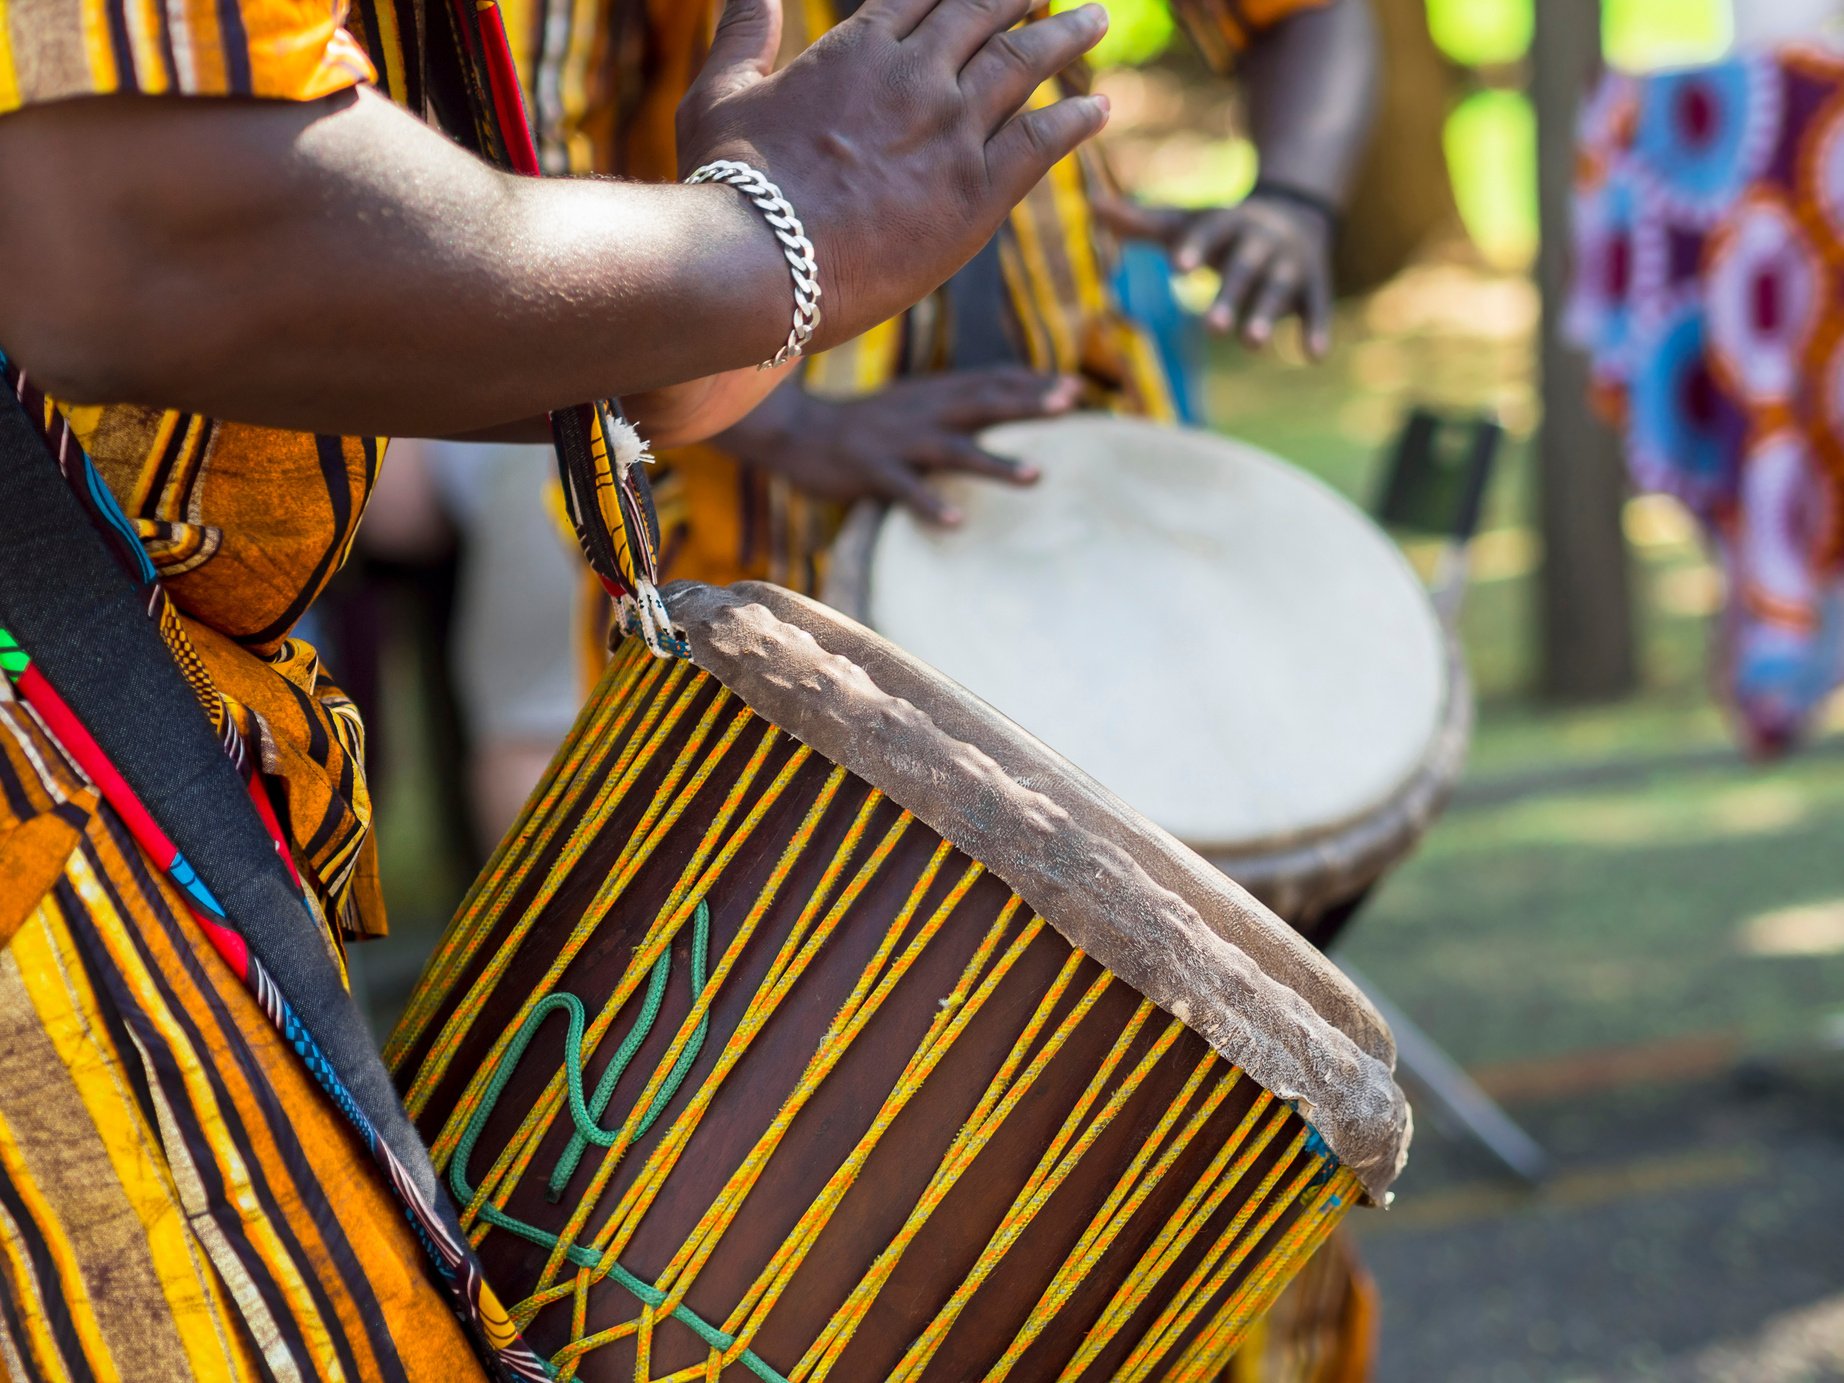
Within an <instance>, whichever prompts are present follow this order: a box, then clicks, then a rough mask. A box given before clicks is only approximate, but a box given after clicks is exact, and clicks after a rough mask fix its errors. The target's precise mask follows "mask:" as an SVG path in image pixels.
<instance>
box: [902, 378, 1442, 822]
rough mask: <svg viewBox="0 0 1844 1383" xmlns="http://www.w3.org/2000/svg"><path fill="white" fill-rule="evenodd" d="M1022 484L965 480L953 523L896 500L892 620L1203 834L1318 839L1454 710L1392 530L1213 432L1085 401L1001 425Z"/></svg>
mask: <svg viewBox="0 0 1844 1383" xmlns="http://www.w3.org/2000/svg"><path fill="white" fill-rule="evenodd" d="M983 442H984V445H986V446H987V447H988V448H990V449H991V450H993V451H995V452H997V453H999V454H1001V455H1005V456H1010V457H1014V458H1017V459H1019V460H1028V461H1030V462H1032V463H1034V464H1035V465H1037V466H1038V467H1039V468H1040V469H1041V470H1042V471H1043V480H1042V481H1041V482H1040V483H1039V484H1038V485H1036V486H1034V487H1030V488H1023V489H1020V488H1013V487H1009V486H1003V485H995V484H992V483H991V482H981V481H976V480H971V479H964V478H960V477H956V478H954V479H952V480H950V481H948V482H947V484H946V485H945V487H944V488H945V491H946V493H947V497H948V498H949V499H950V500H951V501H952V502H953V504H954V505H955V506H956V507H958V508H959V509H960V510H961V511H962V512H963V513H964V514H965V515H966V516H967V522H966V523H965V524H964V525H963V526H962V527H960V528H957V529H952V530H944V529H936V528H932V527H929V526H928V525H926V524H924V523H921V522H920V521H918V520H917V519H916V518H914V517H913V516H912V515H911V514H909V513H908V512H907V511H893V512H892V513H891V514H890V515H889V517H888V519H887V521H886V522H885V523H884V525H883V526H882V528H881V530H880V532H879V534H878V537H877V540H876V544H875V549H874V551H873V552H872V554H871V558H870V562H869V566H868V578H869V587H870V589H869V592H868V598H867V605H866V608H867V612H868V614H869V616H870V623H871V625H872V626H873V627H874V628H876V629H877V630H878V631H879V632H880V633H882V634H883V635H884V636H885V637H887V638H889V639H891V640H893V641H894V642H896V643H898V644H900V645H901V646H902V647H904V648H906V649H908V650H909V651H910V652H911V653H913V654H914V655H915V656H917V657H919V658H921V659H922V660H923V661H925V662H928V663H931V664H933V665H934V666H935V667H936V668H938V669H939V670H940V671H942V672H944V673H946V674H947V675H948V676H949V677H952V678H954V679H955V680H956V681H958V682H960V683H962V684H963V685H965V686H966V687H967V688H968V689H969V690H970V691H972V692H973V693H975V694H976V695H978V696H980V697H982V698H983V699H984V700H986V701H987V702H989V703H990V704H991V705H993V706H994V707H996V708H997V709H998V710H1000V711H1002V712H1003V713H1004V714H1006V715H1007V716H1009V717H1011V718H1012V719H1013V720H1015V721H1016V722H1018V724H1020V725H1021V726H1023V727H1024V728H1025V729H1026V730H1029V731H1030V732H1031V733H1032V734H1034V735H1036V736H1037V737H1038V738H1039V739H1041V740H1043V741H1044V742H1045V743H1046V744H1048V745H1049V746H1050V747H1051V748H1053V749H1055V750H1057V751H1058V752H1059V753H1061V754H1062V755H1063V756H1064V757H1065V758H1068V759H1070V760H1071V761H1073V762H1074V763H1076V764H1078V765H1080V766H1081V767H1082V768H1084V769H1085V770H1087V771H1088V772H1089V773H1090V774H1092V775H1093V776H1094V777H1096V778H1098V779H1099V780H1100V781H1101V782H1103V783H1104V784H1106V785H1107V786H1108V787H1110V788H1112V789H1113V790H1114V791H1115V792H1116V793H1117V794H1119V795H1120V796H1121V797H1123V798H1125V799H1126V801H1127V802H1129V803H1130V804H1132V805H1133V806H1135V807H1137V808H1138V809H1139V810H1140V811H1141V812H1143V813H1144V814H1145V815H1147V816H1148V817H1150V818H1151V819H1152V820H1153V821H1155V822H1157V823H1158V824H1159V825H1161V826H1163V827H1165V828H1166V829H1167V830H1168V831H1170V832H1171V833H1172V834H1173V835H1175V836H1177V837H1178V838H1179V839H1180V840H1183V841H1184V842H1186V843H1187V844H1189V845H1192V846H1194V847H1197V848H1199V849H1203V850H1206V851H1208V850H1210V849H1212V848H1217V849H1223V850H1240V849H1245V848H1253V847H1267V846H1279V845H1285V844H1290V843H1294V842H1298V841H1302V840H1310V839H1311V838H1313V837H1314V836H1316V835H1319V834H1323V833H1326V832H1330V831H1333V830H1338V829H1342V828H1343V827H1345V826H1347V825H1349V824H1351V823H1352V822H1354V821H1358V820H1361V819H1362V818H1364V817H1365V816H1367V815H1369V814H1370V813H1372V812H1374V811H1376V810H1378V809H1379V808H1381V807H1383V806H1384V805H1385V804H1387V803H1388V802H1389V801H1390V800H1391V798H1392V797H1394V795H1395V794H1396V793H1397V792H1398V790H1399V789H1400V788H1402V786H1403V785H1404V784H1405V783H1407V782H1408V781H1409V779H1410V778H1411V777H1412V776H1413V775H1414V773H1415V772H1416V770H1417V768H1418V767H1420V765H1421V764H1422V762H1423V761H1424V759H1425V758H1426V756H1427V754H1428V752H1429V749H1430V746H1431V745H1432V744H1433V742H1434V740H1435V737H1436V734H1437V732H1438V730H1439V728H1440V725H1441V723H1442V720H1443V716H1444V713H1445V710H1446V697H1447V675H1446V658H1447V652H1446V641H1445V637H1444V635H1443V632H1442V629H1441V625H1440V622H1439V619H1438V617H1437V616H1436V614H1435V612H1434V609H1433V607H1432V605H1431V604H1430V602H1429V600H1428V598H1427V595H1426V593H1425V592H1424V590H1423V588H1422V585H1421V582H1420V581H1419V579H1418V578H1417V577H1416V575H1415V573H1414V571H1413V570H1412V569H1411V568H1410V567H1409V565H1408V563H1407V562H1406V561H1405V560H1404V559H1403V557H1402V555H1401V553H1400V552H1398V551H1397V549H1396V547H1395V545H1394V544H1393V543H1392V542H1391V541H1390V539H1389V538H1388V536H1387V535H1386V534H1384V533H1383V532H1382V531H1381V530H1380V529H1378V528H1377V527H1376V525H1375V524H1374V523H1372V522H1371V520H1370V519H1369V518H1367V517H1366V516H1365V515H1364V514H1363V513H1362V512H1361V511H1360V510H1359V509H1357V508H1356V507H1355V506H1354V505H1352V504H1351V503H1349V502H1348V501H1347V500H1345V499H1344V498H1342V497H1341V496H1339V495H1337V494H1336V493H1334V492H1333V491H1332V490H1330V489H1328V488H1327V487H1326V486H1325V485H1323V484H1321V483H1320V482H1319V481H1317V480H1315V479H1313V478H1312V477H1310V476H1307V475H1305V474H1304V473H1302V472H1301V471H1299V470H1297V469H1295V468H1294V467H1292V466H1289V465H1287V464H1286V463H1285V462H1283V461H1280V460H1278V459H1276V458H1275V457H1273V456H1270V455H1268V454H1267V453H1265V452H1262V451H1260V450H1259V449H1257V448H1255V447H1252V446H1248V445H1246V444H1243V443H1239V442H1234V441H1230V440H1228V439H1226V438H1223V437H1219V436H1216V435H1214V434H1209V433H1202V432H1194V431H1184V430H1179V429H1175V428H1169V427H1164V426H1160V425H1157V424H1153V423H1147V422H1143V421H1138V420H1133V419H1126V418H1114V417H1108V416H1104V415H1097V414H1087V415H1083V416H1080V417H1073V418H1062V419H1057V420H1053V421H1048V422H1036V423H1020V424H1014V425H1010V426H1006V427H1002V428H998V429H995V430H994V431H992V432H990V433H988V434H987V435H986V436H985V438H984V439H983Z"/></svg>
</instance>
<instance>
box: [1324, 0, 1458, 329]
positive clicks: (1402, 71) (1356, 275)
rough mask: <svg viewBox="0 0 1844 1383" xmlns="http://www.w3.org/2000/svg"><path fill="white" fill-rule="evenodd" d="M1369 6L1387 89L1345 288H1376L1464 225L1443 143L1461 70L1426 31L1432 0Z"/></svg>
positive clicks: (1344, 272)
mask: <svg viewBox="0 0 1844 1383" xmlns="http://www.w3.org/2000/svg"><path fill="white" fill-rule="evenodd" d="M1371 6H1372V8H1373V9H1375V11H1376V15H1377V28H1378V31H1379V33H1380V34H1381V37H1382V48H1383V93H1382V101H1381V104H1380V105H1379V107H1378V110H1377V128H1376V133H1375V134H1374V135H1373V136H1372V138H1371V142H1370V151H1369V153H1368V154H1367V155H1365V157H1364V161H1363V162H1362V164H1360V165H1359V168H1358V175H1357V183H1356V185H1355V186H1354V187H1353V189H1352V197H1351V208H1350V212H1349V214H1348V215H1347V217H1346V218H1345V226H1346V233H1345V234H1344V236H1343V237H1341V239H1340V243H1339V246H1338V264H1337V268H1338V285H1339V289H1340V290H1341V291H1342V292H1346V293H1363V292H1367V291H1369V290H1370V289H1372V288H1376V287H1378V286H1379V285H1381V284H1383V283H1384V282H1386V281H1387V280H1388V279H1390V278H1392V277H1394V276H1395V274H1397V273H1398V272H1399V271H1400V270H1401V269H1402V267H1403V266H1404V265H1405V264H1407V263H1408V262H1409V260H1410V259H1411V258H1413V257H1414V255H1415V253H1416V251H1418V250H1420V249H1421V247H1422V246H1423V245H1425V244H1427V243H1428V241H1429V240H1430V239H1432V238H1433V237H1435V236H1437V235H1447V234H1458V233H1459V232H1460V230H1461V225H1460V211H1459V208H1458V207H1457V206H1456V205H1455V203H1454V199H1453V183H1452V181H1451V179H1450V178H1449V177H1448V175H1447V151H1446V145H1445V143H1444V142H1443V140H1444V136H1445V133H1446V127H1447V116H1448V114H1449V113H1450V112H1451V111H1452V110H1453V108H1454V106H1455V105H1456V104H1457V103H1458V101H1459V99H1460V94H1461V86H1460V74H1459V72H1458V71H1457V69H1455V68H1454V66H1453V65H1452V64H1451V63H1449V62H1448V61H1447V59H1446V58H1445V57H1444V56H1443V55H1442V53H1441V50H1440V49H1439V48H1437V47H1435V44H1434V39H1433V37H1432V36H1431V35H1430V34H1429V33H1428V11H1427V0H1371Z"/></svg>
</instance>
